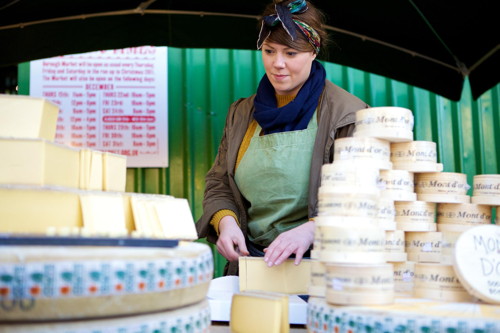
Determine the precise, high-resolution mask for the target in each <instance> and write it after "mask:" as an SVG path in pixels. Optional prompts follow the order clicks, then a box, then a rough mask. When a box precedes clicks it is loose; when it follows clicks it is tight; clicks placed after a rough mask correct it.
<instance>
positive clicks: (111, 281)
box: [0, 243, 213, 321]
mask: <svg viewBox="0 0 500 333" xmlns="http://www.w3.org/2000/svg"><path fill="white" fill-rule="evenodd" d="M0 262H1V263H2V265H0V277H1V278H0V291H1V292H0V300H1V303H2V304H9V306H4V307H0V318H2V320H6V321H19V320H22V321H29V320H60V319H76V318H90V317H107V316H115V315H132V314H138V313H146V312H152V311H160V310H167V309H173V308H177V307H180V306H183V305H188V304H193V303H196V302H200V301H202V300H203V299H204V298H205V296H206V293H207V290H208V286H209V283H210V280H211V279H212V274H213V259H212V252H211V250H210V248H209V247H208V246H207V245H205V244H201V243H181V244H179V246H178V247H175V248H165V249H163V248H140V247H135V248H127V247H78V246H75V247H57V246H54V247H40V246H19V247H15V246H6V247H0Z"/></svg>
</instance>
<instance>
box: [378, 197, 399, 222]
mask: <svg viewBox="0 0 500 333" xmlns="http://www.w3.org/2000/svg"><path fill="white" fill-rule="evenodd" d="M377 207H378V213H377V223H378V225H379V227H381V228H382V229H384V230H396V221H395V220H394V219H395V216H396V210H395V207H394V200H391V199H387V198H382V197H380V198H379V199H378V200H377Z"/></svg>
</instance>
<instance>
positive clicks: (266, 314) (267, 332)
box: [229, 291, 290, 333]
mask: <svg viewBox="0 0 500 333" xmlns="http://www.w3.org/2000/svg"><path fill="white" fill-rule="evenodd" d="M229 326H230V328H231V332H234V333H254V332H259V333H260V332H262V333H288V332H289V331H290V325H289V323H288V295H285V294H280V293H271V292H262V291H260V292H259V291H246V292H240V293H236V294H234V295H233V297H232V302H231V320H230V322H229Z"/></svg>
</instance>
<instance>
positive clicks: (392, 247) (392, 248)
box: [385, 230, 407, 262]
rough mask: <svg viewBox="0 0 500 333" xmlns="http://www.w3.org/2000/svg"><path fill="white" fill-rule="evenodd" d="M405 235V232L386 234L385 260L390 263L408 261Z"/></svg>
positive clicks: (389, 232) (396, 231)
mask: <svg viewBox="0 0 500 333" xmlns="http://www.w3.org/2000/svg"><path fill="white" fill-rule="evenodd" d="M406 259H407V255H406V252H405V233H404V231H403V230H393V231H386V232H385V260H386V261H388V262H403V261H406Z"/></svg>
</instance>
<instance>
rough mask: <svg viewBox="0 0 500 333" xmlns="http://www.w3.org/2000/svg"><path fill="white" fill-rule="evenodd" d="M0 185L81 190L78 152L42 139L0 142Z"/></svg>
mask: <svg viewBox="0 0 500 333" xmlns="http://www.w3.org/2000/svg"><path fill="white" fill-rule="evenodd" d="M0 156H2V158H1V159H0V184H23V185H39V186H44V185H52V186H64V187H71V188H78V187H79V172H80V158H79V156H80V154H79V151H78V150H77V149H73V148H71V147H68V146H64V145H59V144H55V143H52V142H49V141H47V140H43V139H9V138H2V139H0Z"/></svg>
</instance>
